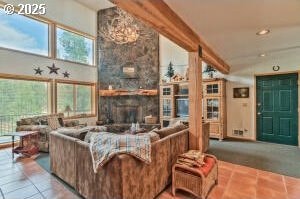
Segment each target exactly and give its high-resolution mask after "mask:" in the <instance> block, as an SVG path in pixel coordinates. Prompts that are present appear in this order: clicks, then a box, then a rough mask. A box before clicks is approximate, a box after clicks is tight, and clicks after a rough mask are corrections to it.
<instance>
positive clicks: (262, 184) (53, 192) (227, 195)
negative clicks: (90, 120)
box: [0, 149, 300, 199]
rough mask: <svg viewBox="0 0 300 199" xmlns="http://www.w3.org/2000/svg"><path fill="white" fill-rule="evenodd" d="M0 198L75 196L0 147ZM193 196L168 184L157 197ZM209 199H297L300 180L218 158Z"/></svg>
mask: <svg viewBox="0 0 300 199" xmlns="http://www.w3.org/2000/svg"><path fill="white" fill-rule="evenodd" d="M0 188H1V192H2V193H1V192H0V199H2V198H3V196H4V198H5V199H22V198H28V199H40V198H49V199H77V198H79V197H78V196H77V195H75V194H74V193H72V192H71V191H69V190H68V189H67V188H65V187H64V186H63V185H62V184H61V183H60V182H59V181H58V180H57V179H56V178H55V177H53V176H51V175H50V174H49V173H48V172H46V171H44V170H43V169H42V168H41V167H40V166H39V165H38V164H37V163H36V162H35V161H33V160H32V159H30V158H26V159H20V158H16V160H15V161H14V162H12V158H11V150H10V149H1V150H0ZM171 198H174V199H188V198H195V197H193V196H191V195H189V194H187V193H184V192H181V191H178V192H177V194H176V197H173V196H172V194H171V188H170V187H168V188H167V189H166V190H165V191H164V192H163V193H161V194H160V195H159V196H158V197H157V199H171ZM208 199H300V179H296V178H292V177H287V176H282V175H278V174H275V173H270V172H265V171H261V170H257V169H253V168H249V167H244V166H240V165H234V164H231V163H227V162H222V161H219V184H218V185H217V186H216V187H214V189H213V190H212V191H211V192H210V194H209V196H208Z"/></svg>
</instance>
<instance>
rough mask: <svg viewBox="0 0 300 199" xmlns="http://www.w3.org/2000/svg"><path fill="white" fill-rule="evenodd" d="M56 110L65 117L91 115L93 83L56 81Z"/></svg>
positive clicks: (92, 109)
mask: <svg viewBox="0 0 300 199" xmlns="http://www.w3.org/2000/svg"><path fill="white" fill-rule="evenodd" d="M56 89H57V112H58V113H64V114H65V116H66V117H72V116H80V115H93V114H95V110H94V108H93V105H94V104H95V102H94V100H93V99H94V90H95V86H94V85H92V84H91V85H81V84H69V83H57V86H56Z"/></svg>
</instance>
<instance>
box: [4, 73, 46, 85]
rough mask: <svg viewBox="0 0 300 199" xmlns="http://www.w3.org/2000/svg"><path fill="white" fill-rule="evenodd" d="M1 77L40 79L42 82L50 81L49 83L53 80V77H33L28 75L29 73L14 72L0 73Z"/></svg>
mask: <svg viewBox="0 0 300 199" xmlns="http://www.w3.org/2000/svg"><path fill="white" fill-rule="evenodd" d="M0 78H3V79H16V80H28V81H40V82H49V83H50V82H51V78H45V77H33V76H27V75H12V74H5V73H0Z"/></svg>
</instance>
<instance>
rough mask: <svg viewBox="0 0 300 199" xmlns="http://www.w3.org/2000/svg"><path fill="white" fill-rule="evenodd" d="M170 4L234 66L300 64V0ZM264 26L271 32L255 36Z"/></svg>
mask: <svg viewBox="0 0 300 199" xmlns="http://www.w3.org/2000/svg"><path fill="white" fill-rule="evenodd" d="M77 1H78V2H81V3H82V4H84V5H86V6H87V7H90V8H91V9H93V10H100V9H105V8H108V7H112V6H114V5H113V4H112V3H110V2H109V1H108V0H77ZM165 2H166V3H167V4H168V5H169V6H170V7H171V8H172V9H173V10H174V11H175V12H176V13H177V14H178V15H179V16H180V17H181V18H182V19H183V20H184V21H185V22H186V23H187V24H188V25H189V26H190V27H191V28H192V29H193V30H194V31H195V32H196V33H198V34H199V35H200V36H201V37H202V38H203V39H204V40H205V41H206V43H207V44H208V45H209V46H211V47H212V49H213V50H214V51H216V52H217V54H219V55H220V56H221V57H222V58H223V59H224V60H225V61H226V62H227V63H228V64H229V65H230V66H231V67H251V66H253V67H254V66H255V67H269V66H273V65H280V66H287V67H290V66H300V0H248V1H245V0H222V1H220V0H165ZM265 28H267V29H270V30H271V33H270V34H268V35H265V36H257V35H256V32H258V31H259V30H262V29H265ZM261 53H264V54H266V55H267V56H266V57H259V54H261Z"/></svg>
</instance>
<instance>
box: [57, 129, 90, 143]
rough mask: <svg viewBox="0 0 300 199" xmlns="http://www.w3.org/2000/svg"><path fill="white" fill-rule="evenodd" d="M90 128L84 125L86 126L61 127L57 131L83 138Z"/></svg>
mask: <svg viewBox="0 0 300 199" xmlns="http://www.w3.org/2000/svg"><path fill="white" fill-rule="evenodd" d="M89 130H90V129H89V128H87V127H84V128H59V129H57V130H56V131H57V132H58V133H61V134H64V135H67V136H70V137H73V138H78V139H81V140H83V139H84V137H85V135H86V133H87V132H89Z"/></svg>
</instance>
